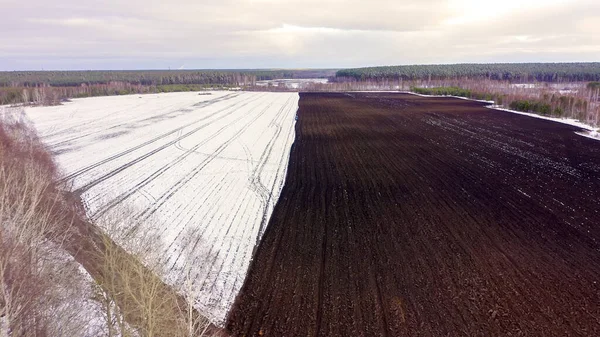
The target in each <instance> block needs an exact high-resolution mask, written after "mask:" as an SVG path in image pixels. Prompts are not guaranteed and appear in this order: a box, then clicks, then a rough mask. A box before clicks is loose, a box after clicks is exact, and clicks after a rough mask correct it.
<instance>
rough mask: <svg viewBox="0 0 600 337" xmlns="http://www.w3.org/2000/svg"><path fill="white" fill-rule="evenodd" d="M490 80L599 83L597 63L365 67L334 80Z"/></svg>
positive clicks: (345, 70) (340, 73) (599, 71)
mask: <svg viewBox="0 0 600 337" xmlns="http://www.w3.org/2000/svg"><path fill="white" fill-rule="evenodd" d="M451 78H454V79H458V78H469V79H490V80H502V81H511V82H533V81H538V82H577V81H600V63H599V62H595V63H494V64H443V65H406V66H386V67H368V68H355V69H344V70H339V71H338V72H337V73H336V77H335V80H336V81H338V82H344V81H367V80H375V81H381V80H398V79H403V80H432V79H433V80H435V79H437V80H439V79H451Z"/></svg>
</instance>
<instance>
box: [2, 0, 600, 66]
mask: <svg viewBox="0 0 600 337" xmlns="http://www.w3.org/2000/svg"><path fill="white" fill-rule="evenodd" d="M0 9H1V19H0V70H40V69H45V70H51V69H167V68H173V69H175V68H185V69H198V68H328V67H331V68H343V67H356V66H371V65H392V64H394V65H396V64H431V63H463V62H527V61H536V62H562V61H600V1H598V0H493V1H491V0H418V1H417V0H169V1H166V0H52V1H48V0H29V1H23V0H19V1H15V0H0Z"/></svg>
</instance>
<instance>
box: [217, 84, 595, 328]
mask: <svg viewBox="0 0 600 337" xmlns="http://www.w3.org/2000/svg"><path fill="white" fill-rule="evenodd" d="M483 105H484V104H483V103H476V102H471V101H465V100H458V99H452V98H424V97H418V96H412V95H404V94H392V93H379V94H374V93H352V94H301V100H300V110H299V112H298V116H299V120H298V123H297V126H296V132H297V138H296V142H295V144H294V146H293V148H292V153H291V159H290V164H289V171H288V175H287V180H286V185H285V187H284V189H283V194H282V196H281V198H280V200H279V203H278V204H277V206H276V208H275V211H274V213H273V216H272V218H271V221H270V223H269V225H268V228H267V231H266V233H265V235H264V237H263V240H262V242H261V244H260V247H259V249H258V250H257V253H256V256H255V259H254V261H253V263H252V265H251V268H250V271H249V275H248V277H247V279H246V282H245V284H244V286H243V289H242V291H241V292H240V294H239V296H238V298H237V301H236V303H235V305H234V308H233V309H232V311H231V313H230V317H229V320H228V323H227V327H228V329H229V330H230V331H231V333H232V334H233V335H234V336H436V337H437V336H600V142H598V141H595V140H591V139H588V138H584V137H581V136H578V135H576V134H575V133H574V132H575V131H577V130H578V129H577V128H575V127H571V126H568V125H564V124H559V123H554V122H549V121H545V120H541V119H536V118H530V117H525V116H520V115H516V114H512V113H508V112H501V111H495V110H490V109H486V108H484V107H483Z"/></svg>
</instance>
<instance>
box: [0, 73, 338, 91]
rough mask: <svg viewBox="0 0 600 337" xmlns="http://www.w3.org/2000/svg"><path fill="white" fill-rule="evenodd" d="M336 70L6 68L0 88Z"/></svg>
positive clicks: (248, 81)
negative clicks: (28, 69) (36, 69)
mask: <svg viewBox="0 0 600 337" xmlns="http://www.w3.org/2000/svg"><path fill="white" fill-rule="evenodd" d="M334 75H335V70H321V69H317V70H313V69H306V70H305V69H300V70H134V71H11V72H8V71H5V72H0V86H1V87H36V86H43V85H48V86H53V87H68V86H78V85H82V84H85V85H94V84H108V83H111V82H124V83H128V84H133V85H137V84H139V85H168V84H221V85H240V86H241V85H253V84H254V83H255V82H256V81H260V80H273V79H282V78H325V77H330V76H334Z"/></svg>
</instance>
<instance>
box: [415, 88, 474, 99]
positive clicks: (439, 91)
mask: <svg viewBox="0 0 600 337" xmlns="http://www.w3.org/2000/svg"><path fill="white" fill-rule="evenodd" d="M411 90H412V91H413V92H415V93H417V94H422V95H438V96H459V97H472V93H471V90H468V89H463V88H459V87H436V88H416V87H413V88H411Z"/></svg>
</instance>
